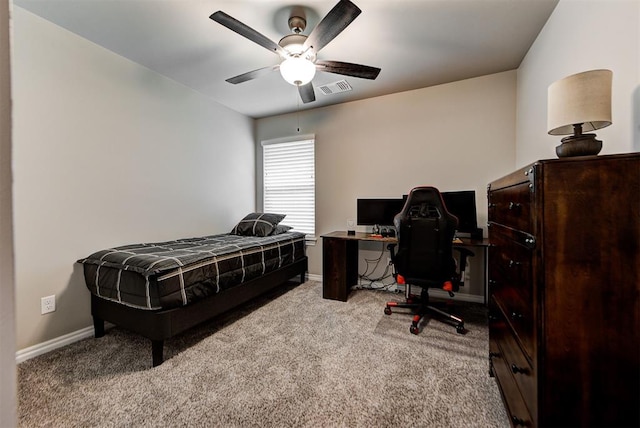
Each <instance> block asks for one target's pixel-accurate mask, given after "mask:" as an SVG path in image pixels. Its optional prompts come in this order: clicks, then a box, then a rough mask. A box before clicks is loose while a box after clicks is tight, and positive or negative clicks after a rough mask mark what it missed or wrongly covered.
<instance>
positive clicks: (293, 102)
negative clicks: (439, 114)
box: [14, 0, 558, 118]
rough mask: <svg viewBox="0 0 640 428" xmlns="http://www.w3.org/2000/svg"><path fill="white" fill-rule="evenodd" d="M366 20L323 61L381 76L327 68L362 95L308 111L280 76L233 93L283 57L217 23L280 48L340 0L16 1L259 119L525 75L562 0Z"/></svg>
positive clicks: (385, 8) (401, 2) (380, 10)
mask: <svg viewBox="0 0 640 428" xmlns="http://www.w3.org/2000/svg"><path fill="white" fill-rule="evenodd" d="M352 1H353V2H354V3H355V4H356V5H357V6H358V7H359V8H360V9H362V13H361V14H360V16H358V17H357V18H356V19H355V21H353V22H352V23H351V25H349V26H348V27H347V28H346V29H345V30H344V31H343V32H342V33H341V34H340V35H338V36H337V37H336V38H335V39H334V40H333V41H331V42H330V43H329V44H328V45H327V46H326V47H325V48H324V49H322V50H321V51H320V53H319V54H318V59H324V60H335V61H345V62H352V63H356V64H364V65H370V66H374V67H379V68H381V69H382V71H381V72H380V75H379V76H378V78H377V79H376V80H375V81H370V80H365V79H359V78H355V77H348V76H342V75H337V74H332V73H324V72H319V73H317V74H316V77H315V78H314V80H313V85H314V86H319V85H324V84H329V83H333V82H336V81H338V80H341V79H345V80H347V82H349V84H350V85H351V86H352V87H353V90H352V91H350V92H346V93H338V94H333V95H324V94H323V93H322V92H321V91H319V90H316V91H315V92H316V101H315V102H313V103H309V104H302V102H301V101H299V96H298V92H297V88H295V87H294V86H292V85H290V84H288V83H286V82H285V81H284V80H283V79H282V78H281V76H280V73H278V72H273V73H271V74H269V75H267V76H264V77H260V78H258V79H255V80H252V81H249V82H245V83H241V84H238V85H232V84H230V83H227V82H225V79H227V78H229V77H233V76H236V75H238V74H242V73H244V72H247V71H251V70H255V69H258V68H261V67H266V66H269V65H276V64H278V62H279V56H278V55H276V54H274V53H271V52H269V51H268V50H267V49H265V48H263V47H261V46H259V45H257V44H255V43H253V42H251V41H249V40H248V39H245V38H244V37H242V36H240V35H238V34H236V33H234V32H233V31H231V30H229V29H227V28H225V27H223V26H222V25H220V24H218V23H216V22H214V21H212V20H211V19H209V15H211V14H212V13H213V12H215V11H217V10H222V11H224V12H226V13H227V14H229V15H231V16H232V17H234V18H236V19H237V20H239V21H242V22H243V23H244V24H246V25H248V26H250V27H251V28H253V29H254V30H256V31H258V32H260V33H262V34H264V35H265V36H267V37H268V38H270V39H271V40H273V41H274V42H276V43H277V42H278V41H279V40H280V38H282V36H284V35H286V34H288V33H289V29H288V27H287V20H288V18H289V14H290V10H291V7H292V6H296V5H297V6H303V7H304V10H305V13H306V15H307V16H306V18H307V21H308V23H307V29H306V30H305V32H304V34H309V32H310V31H311V30H312V29H313V27H315V25H316V24H317V23H318V22H319V21H320V19H321V18H322V17H324V16H325V15H326V14H327V13H328V12H329V10H331V8H332V7H333V6H334V5H335V4H336V3H337V0H301V1H299V2H298V1H287V0H226V1H215V0H201V1H185V0H14V3H15V4H16V5H18V6H20V7H23V8H24V9H27V10H29V11H31V12H33V13H35V14H37V15H39V16H41V17H43V18H45V19H47V20H49V21H51V22H54V23H56V24H58V25H60V26H61V27H64V28H66V29H68V30H70V31H72V32H74V33H76V34H78V35H80V36H82V37H84V38H86V39H88V40H90V41H92V42H94V43H96V44H98V45H101V46H103V47H105V48H107V49H109V50H111V51H113V52H115V53H117V54H119V55H122V56H124V57H126V58H129V59H130V60H132V61H135V62H137V63H139V64H142V65H144V66H146V67H148V68H150V69H152V70H154V71H156V72H158V73H160V74H162V75H164V76H166V77H169V78H171V79H173V80H175V81H177V82H180V83H182V84H184V85H186V86H188V87H190V88H192V89H194V90H196V91H198V92H200V93H202V94H205V95H207V96H209V97H211V98H213V99H214V100H216V101H217V102H219V103H220V104H223V105H225V106H227V107H229V108H231V109H233V110H236V111H238V112H240V113H243V114H245V115H247V116H250V117H254V118H260V117H267V116H272V115H275V114H281V113H287V112H292V111H296V109H298V108H300V109H306V108H316V107H321V106H326V105H331V104H337V103H342V102H347V101H353V100H357V99H363V98H369V97H375V96H380V95H385V94H390V93H394V92H402V91H408V90H412V89H417V88H423V87H428V86H433V85H439V84H442V83H448V82H453V81H457V80H462V79H468V78H472V77H477V76H483V75H487V74H492V73H498V72H501V71H506V70H513V69H516V68H517V67H518V66H519V65H520V62H521V61H522V59H523V58H524V56H525V54H526V53H527V50H528V49H529V47H530V46H531V44H532V43H533V41H534V40H535V38H536V36H537V35H538V33H539V32H540V30H541V28H542V27H543V26H544V24H545V22H546V21H547V19H548V17H549V15H550V14H551V12H552V11H553V8H554V7H555V5H556V4H557V2H558V0H352Z"/></svg>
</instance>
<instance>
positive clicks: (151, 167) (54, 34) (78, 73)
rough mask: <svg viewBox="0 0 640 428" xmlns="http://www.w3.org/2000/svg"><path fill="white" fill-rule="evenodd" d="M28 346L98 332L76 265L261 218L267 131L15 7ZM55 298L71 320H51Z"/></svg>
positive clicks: (20, 271) (18, 198)
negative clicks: (259, 158)
mask: <svg viewBox="0 0 640 428" xmlns="http://www.w3.org/2000/svg"><path fill="white" fill-rule="evenodd" d="M14 27H15V28H14V31H15V40H14V57H13V62H12V67H13V70H12V76H13V91H14V98H15V102H14V136H13V149H14V158H13V166H14V174H15V175H14V180H15V182H14V221H15V258H16V296H17V304H16V314H17V346H18V349H24V348H25V347H28V346H31V345H34V344H38V343H42V342H44V341H46V340H48V339H52V338H56V337H59V336H61V335H64V334H67V333H70V332H73V331H77V330H79V329H82V328H84V327H87V326H90V325H91V318H90V307H89V292H88V290H87V289H86V287H85V285H84V280H83V276H82V270H81V268H80V267H79V265H77V264H75V263H74V262H75V261H76V260H78V259H80V258H82V257H85V256H87V255H89V254H90V253H92V252H93V251H97V250H99V249H102V248H106V247H109V246H113V245H119V244H127V243H133V242H145V241H146V242H149V241H160V240H166V239H174V238H182V237H188V236H198V235H204V234H212V233H221V232H227V231H228V230H230V229H231V227H232V226H233V224H235V223H236V222H237V221H238V220H239V219H240V218H242V217H243V216H244V215H245V214H246V213H247V212H250V211H252V210H254V208H255V207H254V200H255V170H254V164H255V159H254V137H253V120H252V119H249V118H247V117H245V116H243V115H241V114H238V113H236V112H233V111H231V110H229V109H227V108H226V107H223V106H221V105H219V104H217V103H215V102H214V101H213V100H211V99H209V98H206V97H204V96H202V95H200V94H198V93H196V92H194V91H192V90H190V89H188V88H186V87H184V86H182V85H180V84H178V83H176V82H174V81H171V80H169V79H166V78H164V77H162V76H160V75H158V74H156V73H153V72H151V71H150V70H148V69H146V68H144V67H142V66H140V65H138V64H135V63H132V62H131V61H129V60H127V59H125V58H123V57H120V56H118V55H116V54H114V53H112V52H110V51H108V50H105V49H104V48H102V47H99V46H97V45H95V44H93V43H91V42H89V41H87V40H85V39H83V38H81V37H79V36H77V35H75V34H73V33H70V32H68V31H67V30H64V29H62V28H61V27H58V26H56V25H54V24H52V23H50V22H48V21H45V20H43V19H41V18H39V17H37V16H36V15H33V14H31V13H30V12H27V11H25V10H24V9H21V8H19V7H15V22H14ZM51 294H55V295H56V297H57V311H56V312H54V313H52V314H47V315H40V298H41V297H43V296H48V295H51Z"/></svg>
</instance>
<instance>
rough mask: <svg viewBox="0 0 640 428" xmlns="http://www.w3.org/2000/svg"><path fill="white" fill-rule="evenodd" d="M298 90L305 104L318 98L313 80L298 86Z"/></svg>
mask: <svg viewBox="0 0 640 428" xmlns="http://www.w3.org/2000/svg"><path fill="white" fill-rule="evenodd" d="M298 92H299V93H300V98H302V102H303V103H304V104H307V103H312V102H314V101H315V100H316V94H315V92H314V91H313V84H312V83H311V82H309V83H307V84H306V85H302V86H298Z"/></svg>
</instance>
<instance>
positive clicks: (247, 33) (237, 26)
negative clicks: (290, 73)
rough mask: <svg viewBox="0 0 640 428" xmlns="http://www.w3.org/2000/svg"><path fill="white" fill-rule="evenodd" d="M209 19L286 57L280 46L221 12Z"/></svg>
mask: <svg viewBox="0 0 640 428" xmlns="http://www.w3.org/2000/svg"><path fill="white" fill-rule="evenodd" d="M209 18H211V19H213V20H214V21H216V22H217V23H219V24H222V25H224V26H225V27H227V28H228V29H230V30H231V31H235V32H236V33H238V34H240V35H241V36H243V37H246V38H247V39H249V40H251V41H252V42H254V43H257V44H259V45H260V46H262V47H264V48H266V49H268V50H270V51H272V52H276V53H278V54H280V55H282V56H285V55H286V52H285V50H284V49H282V47H281V46H280V45H279V44H277V43H276V42H274V41H272V40H271V39H269V38H268V37H267V36H265V35H263V34H261V33H258V32H257V31H256V30H254V29H253V28H251V27H249V26H248V25H246V24H243V23H242V22H240V21H238V20H237V19H235V18H234V17H232V16H229V15H227V14H226V13H224V12H223V11H221V10H219V11H217V12H215V13H213V14H212V15H211V16H210V17H209Z"/></svg>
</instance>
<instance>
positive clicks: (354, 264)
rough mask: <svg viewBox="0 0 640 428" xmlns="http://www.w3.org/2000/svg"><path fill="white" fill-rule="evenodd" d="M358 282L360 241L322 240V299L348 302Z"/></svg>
mask: <svg viewBox="0 0 640 428" xmlns="http://www.w3.org/2000/svg"><path fill="white" fill-rule="evenodd" d="M357 282H358V241H356V240H351V239H334V238H322V297H323V298H325V299H333V300H340V301H343V302H346V301H347V296H348V295H349V290H350V288H351V286H353V285H355V284H356V283H357Z"/></svg>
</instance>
